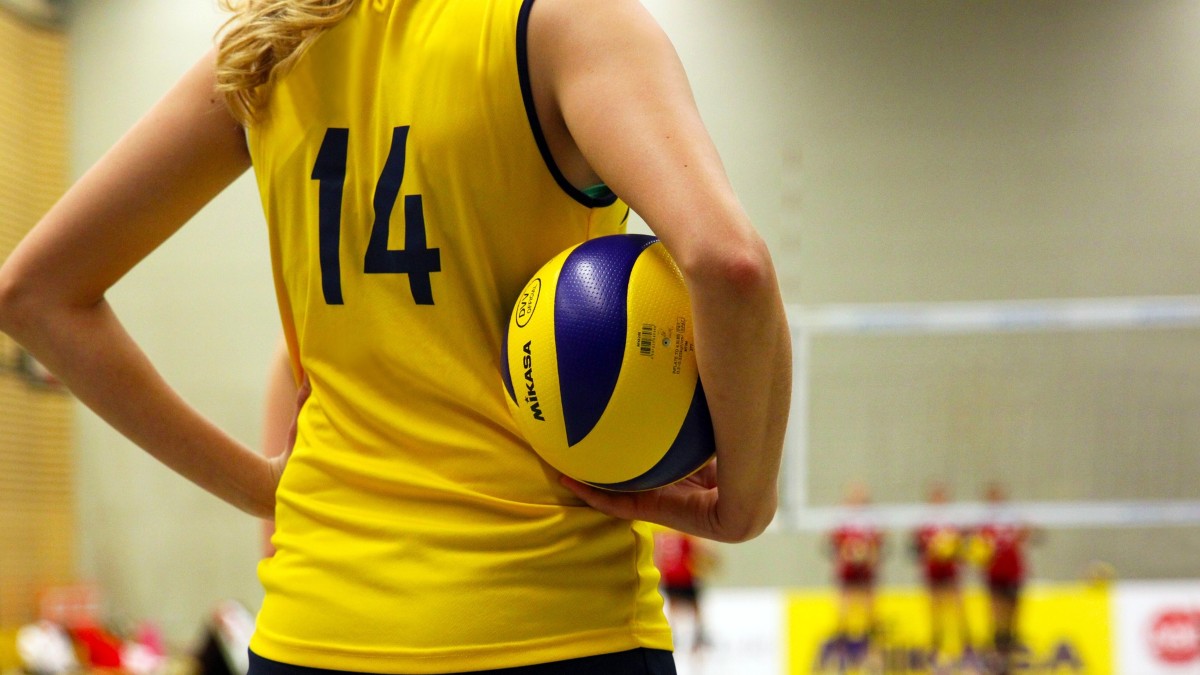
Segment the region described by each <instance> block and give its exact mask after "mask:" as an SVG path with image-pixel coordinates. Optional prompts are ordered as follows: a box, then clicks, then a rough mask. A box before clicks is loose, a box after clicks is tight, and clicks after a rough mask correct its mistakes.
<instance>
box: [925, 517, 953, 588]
mask: <svg viewBox="0 0 1200 675" xmlns="http://www.w3.org/2000/svg"><path fill="white" fill-rule="evenodd" d="M913 539H914V544H915V545H916V549H917V556H918V557H919V558H920V561H921V567H922V569H923V571H924V575H925V581H926V583H929V584H944V583H951V582H956V581H958V568H959V562H960V561H961V560H962V553H963V533H962V531H960V530H959V528H958V527H957V526H955V525H951V524H949V523H928V524H925V525H922V526H921V527H920V528H919V529H918V530H917V531H916V533H915V534H914V535H913Z"/></svg>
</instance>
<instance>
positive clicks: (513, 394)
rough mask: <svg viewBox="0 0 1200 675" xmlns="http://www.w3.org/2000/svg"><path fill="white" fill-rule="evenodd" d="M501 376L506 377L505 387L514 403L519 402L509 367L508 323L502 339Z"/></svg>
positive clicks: (505, 325)
mask: <svg viewBox="0 0 1200 675" xmlns="http://www.w3.org/2000/svg"><path fill="white" fill-rule="evenodd" d="M500 377H502V378H504V388H505V389H506V390H507V391H508V397H509V398H511V399H512V401H513V403H516V402H517V392H516V390H515V389H513V383H512V372H510V371H509V369H508V323H507V322H506V323H505V324H504V339H503V340H501V341H500Z"/></svg>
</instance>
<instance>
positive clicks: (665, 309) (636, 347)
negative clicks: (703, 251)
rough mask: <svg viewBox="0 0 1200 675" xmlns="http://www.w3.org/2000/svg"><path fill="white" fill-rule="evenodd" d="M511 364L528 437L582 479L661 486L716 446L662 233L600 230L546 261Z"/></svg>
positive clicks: (628, 488) (532, 287) (507, 375)
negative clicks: (605, 233) (606, 233)
mask: <svg viewBox="0 0 1200 675" xmlns="http://www.w3.org/2000/svg"><path fill="white" fill-rule="evenodd" d="M501 363H502V366H501V370H502V375H503V379H504V385H505V388H506V389H507V393H508V403H509V408H510V410H511V411H512V414H513V418H514V419H515V421H516V425H517V427H518V428H519V430H520V431H521V433H522V435H523V436H524V437H525V439H526V441H528V442H529V444H530V445H531V446H533V449H534V451H536V452H537V453H538V454H539V455H540V456H541V457H542V459H544V460H545V461H546V462H547V463H548V464H550V465H551V466H553V467H554V468H555V469H557V470H559V471H561V472H562V473H564V474H566V475H567V476H570V477H572V478H574V479H576V480H578V481H581V482H584V483H588V484H590V485H594V486H596V487H600V488H604V489H608V490H617V491H623V492H632V491H641V490H651V489H654V488H658V487H662V486H664V485H669V484H670V483H673V482H676V481H678V480H680V479H682V478H685V477H687V476H688V475H690V474H691V473H693V472H695V471H696V470H697V469H699V468H700V467H702V466H703V465H704V464H705V463H706V462H708V460H709V459H711V458H712V456H713V454H714V452H715V449H716V446H715V443H714V440H713V429H712V418H711V417H710V416H709V412H708V403H707V401H706V400H705V397H704V389H703V387H702V386H701V385H700V378H699V375H698V373H697V370H696V354H695V350H694V341H693V337H692V313H691V301H690V299H689V297H688V292H687V287H686V286H685V285H684V283H683V277H682V275H681V274H680V273H679V268H678V267H677V266H676V265H675V262H674V260H672V259H671V256H670V254H668V253H667V251H666V249H665V248H664V247H663V245H662V243H661V242H659V241H658V239H657V238H655V237H652V236H649V235H640V234H618V235H609V236H605V237H598V238H596V239H591V240H589V241H586V242H583V243H581V244H578V245H575V246H572V247H571V248H569V249H567V250H566V251H563V252H562V253H560V254H559V255H557V256H555V257H554V258H553V259H551V260H550V261H549V262H548V263H546V264H545V265H544V266H543V267H542V268H541V269H540V270H539V271H538V272H537V273H536V274H535V275H534V276H533V278H532V279H530V281H529V283H528V284H526V285H525V288H524V290H522V291H521V295H520V297H519V298H518V299H517V301H516V303H515V305H514V307H513V311H512V315H511V317H510V319H509V323H508V329H507V331H506V333H505V338H504V347H503V353H502V358H501Z"/></svg>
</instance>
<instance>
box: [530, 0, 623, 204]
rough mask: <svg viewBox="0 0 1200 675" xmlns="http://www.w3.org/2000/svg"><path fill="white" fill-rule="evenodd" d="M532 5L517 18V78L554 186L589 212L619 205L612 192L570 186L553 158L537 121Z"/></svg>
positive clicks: (531, 3)
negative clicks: (596, 193)
mask: <svg viewBox="0 0 1200 675" xmlns="http://www.w3.org/2000/svg"><path fill="white" fill-rule="evenodd" d="M533 3H534V0H522V2H521V11H520V14H519V15H518V16H517V77H518V79H519V80H520V83H521V98H522V100H523V101H524V103H525V115H526V116H527V117H528V118H529V129H530V131H532V132H533V138H534V140H535V141H537V147H538V152H540V153H541V155H542V161H543V162H545V164H546V168H547V169H548V170H549V171H550V175H551V176H553V177H554V182H555V183H558V187H559V188H561V189H562V191H563V192H565V193H567V195H568V196H570V197H571V198H572V199H574V200H575V201H577V202H579V203H580V204H583V205H584V206H587V207H589V208H598V207H602V206H610V205H612V204H613V203H615V202H616V201H617V196H616V195H614V194H613V193H612V192H609V193H608V194H606V195H604V196H602V197H592V196H590V195H588V194H586V193H585V192H583V191H582V190H580V189H579V188H577V187H575V186H574V185H571V183H570V182H568V181H567V177H566V176H564V175H563V173H562V171H561V170H560V169H559V168H558V164H556V163H555V162H554V157H553V156H552V155H551V154H550V145H549V144H548V143H546V136H545V134H544V133H543V132H542V124H541V122H540V121H538V116H537V108H536V107H535V106H534V104H533V85H532V83H531V81H530V77H529V12H530V10H532V9H533Z"/></svg>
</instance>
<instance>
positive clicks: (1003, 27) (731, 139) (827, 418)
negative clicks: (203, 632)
mask: <svg viewBox="0 0 1200 675" xmlns="http://www.w3.org/2000/svg"><path fill="white" fill-rule="evenodd" d="M646 4H647V6H648V7H649V8H650V9H651V11H652V12H653V13H654V14H655V15H656V16H658V17H659V18H660V20H661V21H662V22H663V24H664V26H665V27H666V28H667V30H668V32H669V33H670V34H671V36H672V37H673V38H674V39H675V41H676V43H677V45H678V47H679V50H680V53H681V55H682V57H683V59H684V62H685V65H686V66H687V67H688V70H689V72H690V74H691V76H692V79H693V83H694V87H695V90H696V95H697V100H698V102H699V104H700V107H701V110H702V113H703V115H704V118H705V120H706V121H707V122H708V124H709V125H710V127H711V130H712V133H713V135H714V137H715V139H716V141H717V143H718V146H719V147H720V149H721V150H722V152H723V155H724V157H725V160H726V164H727V166H728V169H729V172H730V175H731V176H732V179H733V181H734V184H735V186H736V187H737V189H738V191H739V193H740V195H741V196H742V199H743V201H744V203H745V204H746V207H747V209H748V210H749V212H750V214H751V216H752V217H753V218H754V220H755V221H756V222H757V223H758V224H759V226H760V228H761V229H762V231H763V233H764V236H765V237H766V239H767V241H768V242H769V244H770V246H771V248H772V251H773V252H774V254H775V256H776V260H777V264H778V267H779V273H780V277H781V280H782V282H783V287H784V293H785V298H786V300H787V301H788V302H790V303H804V304H822V303H829V302H867V301H871V302H887V301H901V300H903V301H926V300H985V299H1002V298H1046V297H1093V296H1109V295H1142V294H1190V293H1195V292H1197V289H1200V278H1197V276H1198V275H1200V271H1198V270H1200V265H1197V264H1195V261H1196V259H1197V253H1200V250H1198V249H1200V237H1198V236H1197V233H1196V223H1195V214H1197V213H1200V203H1198V201H1200V190H1196V189H1195V187H1194V181H1195V176H1196V174H1197V169H1200V125H1198V124H1196V120H1198V119H1200V86H1197V85H1198V84H1200V51H1197V50H1196V49H1195V45H1196V44H1200V39H1198V38H1200V3H1196V2H1191V1H1188V2H1184V1H1161V0H1154V1H1146V2H1115V1H1112V0H1105V1H1096V0H1087V1H1084V0H1074V1H1065V0H1060V1H1056V2H1053V3H1046V2H999V1H983V2H971V3H962V2H951V1H949V0H946V1H942V2H933V1H916V0H912V1H903V2H847V1H845V0H823V1H821V2H804V1H798V0H740V1H739V2H720V1H718V0H702V1H692V2H682V1H679V0H647V2H646ZM218 22H219V18H218V17H217V16H216V14H215V13H214V12H213V10H212V9H211V7H210V3H209V2H207V1H206V0H186V1H184V0H136V1H135V0H129V1H127V2H122V3H110V2H100V1H98V0H80V1H79V3H78V7H77V10H76V16H75V19H74V22H73V26H72V30H71V35H72V54H71V63H72V64H73V65H72V68H73V71H72V72H73V82H74V87H75V92H74V104H73V120H74V121H73V125H74V126H73V129H74V135H75V141H74V146H73V147H74V158H75V159H74V163H75V173H76V174H78V173H79V172H80V171H82V170H83V168H85V167H86V166H87V165H88V164H90V163H91V162H92V161H94V160H95V159H96V158H97V157H98V156H99V154H100V153H101V152H102V151H103V149H104V148H106V147H107V146H108V145H109V144H111V143H112V142H113V141H114V140H115V139H116V138H117V136H118V135H119V134H120V133H121V132H122V131H123V130H124V129H125V128H126V127H127V126H128V125H129V124H131V123H132V122H133V120H134V119H136V117H137V115H138V114H140V112H141V111H142V110H144V109H145V108H146V107H147V106H148V105H149V104H150V103H151V102H152V101H153V100H154V99H155V98H156V97H157V96H158V95H159V94H161V92H162V91H163V90H164V89H165V88H166V87H167V86H169V84H170V82H171V81H172V80H173V79H174V78H175V77H176V76H177V75H178V73H179V72H180V71H182V69H183V68H185V67H186V66H187V65H188V63H190V61H191V60H193V59H194V58H195V57H196V56H197V55H198V54H199V53H200V52H201V51H203V50H204V49H205V48H206V46H207V45H208V44H209V38H210V35H211V32H212V29H213V28H215V27H216V25H217V24H218ZM266 270H267V256H266V248H265V236H264V234H263V231H262V223H261V216H260V215H259V211H258V205H257V201H256V198H255V197H254V194H253V188H252V186H251V185H250V184H249V182H248V181H246V180H243V181H242V182H241V183H239V184H238V185H237V186H236V187H235V189H234V190H233V192H232V193H231V194H229V195H226V196H223V197H222V198H221V200H220V201H219V202H218V203H216V204H214V205H213V206H212V207H211V208H210V209H208V210H207V211H206V212H205V213H204V214H202V216H201V217H199V218H198V219H197V221H196V222H195V223H194V224H192V225H189V226H188V227H187V228H185V230H184V232H183V233H181V234H180V235H179V236H178V237H176V239H175V240H173V241H171V242H169V243H168V244H167V245H166V246H164V247H163V249H162V250H161V251H159V252H156V253H155V255H154V256H152V258H151V259H150V260H149V261H148V262H147V263H146V264H145V265H143V266H142V267H141V268H139V269H138V270H136V271H135V272H134V273H133V274H131V275H130V277H129V278H128V279H126V280H125V281H123V282H122V283H121V285H120V286H119V287H118V288H117V289H116V291H115V292H114V294H113V295H114V302H115V304H116V306H117V309H118V311H119V312H120V313H121V315H122V317H124V318H125V320H126V322H127V324H128V325H129V327H130V329H131V331H132V332H133V333H134V335H135V336H136V337H137V338H138V339H139V340H141V341H142V343H143V344H144V345H145V346H146V348H147V350H148V351H149V352H150V354H151V356H152V357H153V358H155V360H156V362H157V363H159V364H160V366H161V368H162V370H163V371H164V373H165V374H166V375H167V377H168V378H169V379H170V380H171V381H172V382H174V383H175V384H176V385H178V386H179V388H180V389H181V390H182V391H183V392H184V394H185V395H186V396H187V397H188V398H189V399H190V400H192V401H193V402H194V403H196V404H197V405H198V406H200V407H201V408H202V409H203V410H205V411H207V412H208V413H209V414H210V415H211V416H212V417H213V418H214V419H216V420H217V421H218V422H219V423H221V424H222V425H224V426H226V427H227V428H229V429H230V430H231V431H232V432H233V433H235V434H236V435H238V436H239V437H241V438H242V439H243V440H245V441H247V442H251V443H253V442H255V440H256V438H257V434H258V414H259V409H260V405H259V399H260V396H261V392H262V375H263V367H264V364H265V361H266V358H267V355H268V353H269V351H270V345H271V342H272V339H273V337H274V331H275V327H274V309H273V304H272V300H271V295H270V289H269V279H268V275H267V271H266ZM1198 337H1200V333H1197V332H1195V331H1186V330H1180V331H1171V332H1167V333H1163V334H1156V335H1150V334H1148V333H1147V334H1137V335H1132V336H1130V335H1121V334H1101V335H1089V336H1073V337H1070V338H1065V337H1064V336H1047V335H1042V336H1032V337H1031V336H976V337H969V338H967V337H960V338H954V339H944V338H906V339H894V340H893V339H889V340H873V339H864V338H828V339H822V340H818V341H817V342H816V343H815V344H814V351H813V362H812V364H811V365H812V372H813V379H812V394H811V396H812V399H811V411H812V413H813V414H812V419H811V434H810V441H811V455H810V456H811V459H812V461H811V462H810V467H809V468H810V472H811V480H812V485H810V490H811V491H812V496H813V498H814V500H816V503H831V502H832V501H834V500H836V493H837V490H838V489H839V488H838V486H840V484H841V483H842V482H844V481H845V480H846V479H848V478H851V477H855V476H856V475H857V474H860V473H864V474H867V478H868V479H871V480H872V481H873V482H874V483H876V484H877V493H879V495H880V496H881V498H883V499H885V500H889V501H902V502H903V501H914V500H915V499H916V498H917V493H918V491H919V487H920V485H922V484H923V482H924V481H925V480H926V479H927V478H928V477H930V475H931V474H935V473H949V472H955V473H956V475H958V476H964V478H962V485H961V486H960V488H959V490H960V493H961V494H962V495H963V496H964V497H968V496H969V497H972V498H973V497H974V496H975V491H976V489H977V484H978V481H977V480H974V477H975V474H978V476H979V477H982V476H984V475H987V474H990V473H993V472H994V471H995V470H996V469H997V468H999V467H1006V466H1009V465H1010V464H1011V465H1013V466H1016V467H1017V468H1016V469H1014V471H1013V473H1012V474H1011V478H1012V479H1013V488H1014V496H1016V497H1017V498H1020V499H1083V498H1088V499H1104V498H1117V497H1120V498H1134V497H1137V498H1143V497H1161V498H1167V497H1170V498H1180V499H1185V498H1187V499H1190V498H1195V496H1196V490H1195V487H1194V486H1195V483H1196V481H1195V477H1196V472H1197V469H1198V467H1197V466H1196V463H1195V460H1194V459H1193V458H1194V457H1195V456H1196V454H1197V453H1196V452H1195V450H1194V448H1195V447H1196V440H1197V435H1200V429H1198V428H1197V424H1196V423H1195V422H1193V421H1192V420H1193V419H1194V417H1195V416H1194V414H1193V413H1194V412H1195V411H1196V406H1197V404H1198V403H1200V392H1198V391H1197V388H1196V386H1194V385H1193V384H1192V383H1193V382H1196V381H1200V380H1198V379H1197V378H1196V377H1194V370H1195V366H1193V365H1192V362H1193V361H1195V359H1194V358H1192V357H1193V355H1194V354H1195V352H1196V350H1197V349H1198V348H1200V340H1198V339H1197V338H1198ZM951 420H953V421H951ZM1100 424H1104V425H1108V426H1098V425H1100ZM80 444H81V447H80V451H81V458H82V463H81V470H80V481H79V485H80V488H79V489H80V497H81V500H82V507H81V521H82V524H83V535H82V541H81V543H82V547H83V555H82V565H83V569H84V571H85V572H86V573H87V574H89V575H91V576H92V577H93V578H95V579H97V580H98V581H100V582H101V583H103V584H104V585H105V586H106V587H107V588H108V589H109V591H110V594H111V595H112V598H113V600H114V605H116V606H117V607H118V609H119V611H120V612H122V613H124V614H126V615H128V616H133V617H143V616H150V617H157V618H159V619H160V620H161V621H162V622H164V623H165V624H167V625H168V626H169V627H170V628H171V629H172V632H173V634H174V636H176V637H177V638H180V637H182V638H186V637H188V636H189V631H194V630H195V629H196V627H197V626H198V624H199V621H200V619H201V617H202V615H203V614H204V612H206V611H207V609H208V607H209V606H211V604H212V603H213V602H215V601H216V600H217V599H219V598H221V597H226V596H230V597H239V598H242V599H244V600H246V601H247V602H248V603H250V604H254V603H255V602H257V594H258V588H257V584H256V582H255V580H254V577H253V563H254V559H255V556H256V551H257V540H256V529H255V525H254V523H252V522H250V521H249V520H248V519H246V518H244V517H242V516H240V515H239V514H237V513H236V512H234V511H233V510H232V509H230V508H228V507H225V506H223V505H221V504H219V503H217V502H216V501H215V500H214V499H212V498H210V497H208V496H206V495H204V494H203V493H201V492H199V491H198V490H197V489H195V488H193V487H191V486H189V485H187V484H186V483H184V482H183V481H182V480H180V479H177V478H175V477H173V476H171V475H170V474H169V473H167V472H166V471H165V470H163V469H162V468H161V467H158V466H156V465H154V464H153V462H151V461H150V460H147V459H145V458H144V457H142V456H141V455H140V454H139V453H138V452H137V451H136V450H135V449H133V448H131V447H129V444H128V443H126V442H125V441H123V440H122V439H120V438H119V437H117V436H115V435H114V434H113V433H112V432H110V431H108V430H107V429H106V428H104V427H103V425H101V424H100V423H98V422H97V421H96V420H95V419H94V418H92V417H90V416H89V415H88V414H86V413H80ZM1059 457H1064V458H1065V459H1063V460H1062V461H1063V462H1066V463H1067V464H1069V466H1070V468H1071V469H1072V470H1073V471H1078V470H1081V469H1084V468H1088V467H1092V469H1094V470H1091V471H1090V473H1088V474H1087V475H1086V477H1084V478H1082V479H1081V480H1075V479H1073V478H1072V477H1071V476H1070V475H1069V474H1063V473H1062V472H1058V471H1056V469H1055V467H1056V466H1058V465H1057V464H1055V463H1054V462H1056V461H1059V460H1058V458H1059ZM972 472H974V473H972ZM1164 476H1167V477H1168V478H1164ZM1197 541H1200V532H1198V531H1197V529H1196V528H1149V529H1147V528H1142V529H1132V528H1125V529H1121V530H1115V531H1114V530H1097V529H1089V530H1083V529H1072V530H1055V531H1052V532H1051V533H1050V537H1049V538H1048V540H1047V543H1046V545H1045V546H1043V547H1042V549H1040V550H1039V551H1038V553H1037V554H1036V558H1035V561H1034V562H1035V569H1036V570H1037V572H1038V573H1039V574H1040V575H1042V576H1046V577H1055V578H1071V577H1073V576H1075V575H1077V574H1078V570H1079V569H1080V568H1081V567H1082V564H1083V563H1084V562H1086V560H1088V559H1091V558H1092V557H1100V558H1104V559H1108V560H1110V561H1112V562H1114V563H1115V564H1117V566H1118V569H1119V571H1120V572H1122V573H1125V574H1127V575H1131V576H1194V574H1195V572H1194V565H1192V562H1191V561H1193V560H1195V552H1196V549H1197V547H1198V546H1200V545H1198V544H1197ZM1147 549H1150V550H1154V551H1156V552H1157V553H1156V555H1155V556H1153V557H1152V558H1151V557H1148V556H1145V555H1143V554H1142V551H1145V550H1147ZM724 554H725V558H726V562H725V565H724V567H723V573H722V577H721V578H720V579H719V582H720V583H725V584H734V585H752V584H781V585H790V584H812V583H821V582H823V581H824V580H825V579H826V578H827V564H826V562H825V561H824V559H823V558H822V557H821V553H820V547H819V543H818V541H817V539H816V537H815V535H813V534H797V533H793V532H787V531H782V532H775V533H772V534H769V535H767V536H765V537H763V538H761V539H760V540H757V541H755V542H752V543H750V544H746V545H742V546H739V547H733V548H727V549H724ZM887 573H888V577H889V578H890V579H893V580H897V581H906V580H910V579H911V570H910V566H909V565H908V564H907V562H906V560H905V559H904V557H903V555H902V551H901V550H900V549H899V547H895V548H893V550H892V554H891V558H890V562H889V568H888V572H887Z"/></svg>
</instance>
